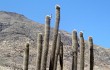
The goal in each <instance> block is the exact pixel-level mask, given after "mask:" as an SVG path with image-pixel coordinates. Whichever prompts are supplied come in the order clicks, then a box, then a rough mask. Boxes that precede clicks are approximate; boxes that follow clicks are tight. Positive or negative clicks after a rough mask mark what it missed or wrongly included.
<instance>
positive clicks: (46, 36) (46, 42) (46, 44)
mask: <svg viewBox="0 0 110 70" xmlns="http://www.w3.org/2000/svg"><path fill="white" fill-rule="evenodd" d="M49 36H50V16H46V20H45V34H44V45H43V52H42V61H41V70H46V63H47V55H48V49H49Z"/></svg>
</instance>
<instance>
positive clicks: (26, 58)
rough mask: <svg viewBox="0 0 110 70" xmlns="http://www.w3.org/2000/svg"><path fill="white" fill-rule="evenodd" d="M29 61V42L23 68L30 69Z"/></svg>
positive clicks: (24, 69)
mask: <svg viewBox="0 0 110 70" xmlns="http://www.w3.org/2000/svg"><path fill="white" fill-rule="evenodd" d="M28 63H29V44H28V43H27V44H26V48H25V51H24V62H23V70H28Z"/></svg>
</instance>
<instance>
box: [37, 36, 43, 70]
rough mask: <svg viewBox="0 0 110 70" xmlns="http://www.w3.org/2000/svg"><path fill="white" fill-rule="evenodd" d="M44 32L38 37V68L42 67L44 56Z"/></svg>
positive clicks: (38, 69)
mask: <svg viewBox="0 0 110 70" xmlns="http://www.w3.org/2000/svg"><path fill="white" fill-rule="evenodd" d="M42 40H43V37H42V34H38V37H37V59H36V70H40V68H41V57H42Z"/></svg>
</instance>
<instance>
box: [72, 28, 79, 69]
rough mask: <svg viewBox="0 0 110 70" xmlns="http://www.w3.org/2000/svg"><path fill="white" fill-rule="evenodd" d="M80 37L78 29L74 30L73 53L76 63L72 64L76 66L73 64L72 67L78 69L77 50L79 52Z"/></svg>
mask: <svg viewBox="0 0 110 70" xmlns="http://www.w3.org/2000/svg"><path fill="white" fill-rule="evenodd" d="M77 39H78V38H77V31H75V30H74V31H73V32H72V47H73V53H74V55H73V56H74V61H73V62H74V64H72V65H74V66H72V67H74V68H72V69H73V70H77V56H78V55H77V52H78V40H77Z"/></svg>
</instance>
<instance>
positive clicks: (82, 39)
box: [80, 32, 85, 70]
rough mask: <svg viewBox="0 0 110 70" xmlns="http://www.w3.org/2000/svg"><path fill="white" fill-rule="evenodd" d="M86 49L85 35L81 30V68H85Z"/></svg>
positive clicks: (81, 69) (82, 69)
mask: <svg viewBox="0 0 110 70" xmlns="http://www.w3.org/2000/svg"><path fill="white" fill-rule="evenodd" d="M84 51H85V44H84V37H83V33H82V32H80V70H84Z"/></svg>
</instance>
